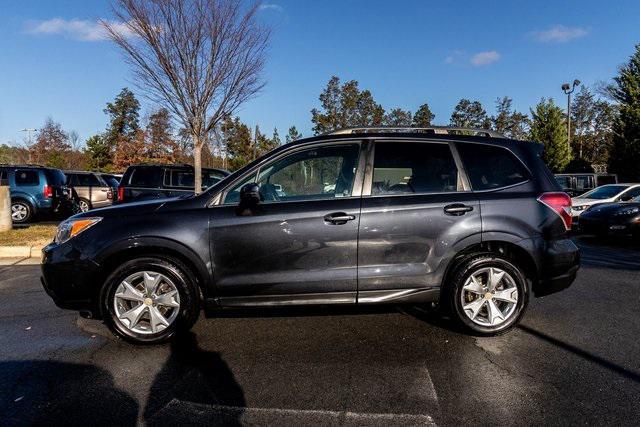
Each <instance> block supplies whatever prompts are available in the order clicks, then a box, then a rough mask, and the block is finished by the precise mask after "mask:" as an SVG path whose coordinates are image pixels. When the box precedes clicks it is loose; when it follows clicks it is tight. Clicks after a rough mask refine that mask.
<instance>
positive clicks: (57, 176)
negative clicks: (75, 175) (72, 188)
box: [44, 169, 67, 185]
mask: <svg viewBox="0 0 640 427" xmlns="http://www.w3.org/2000/svg"><path fill="white" fill-rule="evenodd" d="M44 173H45V175H46V177H47V181H49V185H65V183H66V181H67V178H66V176H65V175H64V173H62V171H61V170H60V169H45V171H44Z"/></svg>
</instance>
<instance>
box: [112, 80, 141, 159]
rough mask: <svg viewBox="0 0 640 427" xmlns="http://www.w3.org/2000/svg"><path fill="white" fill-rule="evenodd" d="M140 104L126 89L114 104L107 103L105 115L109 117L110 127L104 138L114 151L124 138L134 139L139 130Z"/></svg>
mask: <svg viewBox="0 0 640 427" xmlns="http://www.w3.org/2000/svg"><path fill="white" fill-rule="evenodd" d="M139 111H140V103H139V102H138V100H137V99H136V97H135V95H134V94H133V92H131V91H130V90H129V89H127V88H124V89H122V91H120V93H119V94H118V96H116V99H115V100H114V101H113V103H111V102H109V103H107V108H105V110H104V112H105V114H108V115H109V126H108V127H107V131H106V133H105V135H104V138H105V140H106V142H107V144H109V146H110V147H111V148H112V149H114V148H115V147H116V145H117V144H118V142H120V141H121V140H122V138H123V137H124V138H127V139H133V138H134V137H135V136H136V132H137V131H138V129H139V127H140V126H139V124H138V119H139Z"/></svg>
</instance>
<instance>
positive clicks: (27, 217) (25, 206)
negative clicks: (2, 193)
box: [0, 165, 73, 224]
mask: <svg viewBox="0 0 640 427" xmlns="http://www.w3.org/2000/svg"><path fill="white" fill-rule="evenodd" d="M0 174H1V175H2V177H3V178H5V179H7V180H8V182H9V187H10V189H11V219H12V220H13V222H14V223H16V224H22V223H26V222H30V221H32V220H34V218H35V217H37V216H40V217H51V216H57V215H60V216H66V215H69V214H71V213H72V211H73V202H72V199H71V191H70V189H69V188H68V187H67V185H66V178H65V176H64V173H62V171H61V170H59V169H53V168H47V167H43V166H37V165H1V166H0Z"/></svg>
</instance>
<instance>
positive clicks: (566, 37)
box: [529, 25, 589, 43]
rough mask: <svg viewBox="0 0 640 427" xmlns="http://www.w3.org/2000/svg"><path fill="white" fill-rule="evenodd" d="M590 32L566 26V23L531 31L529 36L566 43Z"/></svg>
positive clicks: (549, 41)
mask: <svg viewBox="0 0 640 427" xmlns="http://www.w3.org/2000/svg"><path fill="white" fill-rule="evenodd" d="M588 33H589V31H587V30H586V29H584V28H580V27H565V26H564V25H556V26H555V27H551V28H549V29H547V30H542V31H531V32H530V33H529V37H531V38H532V39H534V40H536V41H539V42H543V43H566V42H568V41H571V40H574V39H579V38H580V37H584V36H586V35H587V34H588Z"/></svg>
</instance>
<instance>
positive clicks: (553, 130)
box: [531, 98, 571, 172]
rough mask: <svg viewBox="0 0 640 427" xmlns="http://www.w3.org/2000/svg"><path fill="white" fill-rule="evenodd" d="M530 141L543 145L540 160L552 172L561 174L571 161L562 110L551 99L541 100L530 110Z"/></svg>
mask: <svg viewBox="0 0 640 427" xmlns="http://www.w3.org/2000/svg"><path fill="white" fill-rule="evenodd" d="M531 117H532V118H533V119H532V123H531V139H532V140H534V141H536V142H541V143H542V144H544V153H543V155H542V159H543V160H544V161H545V163H546V164H547V166H548V167H549V168H550V169H551V170H552V171H553V172H562V171H564V169H565V167H566V166H567V164H568V163H569V161H571V148H570V147H569V143H568V142H567V128H566V124H565V117H564V113H563V111H562V109H561V108H560V107H558V106H557V105H556V104H555V103H554V102H553V99H544V98H543V99H542V100H540V102H539V103H538V104H537V105H536V107H535V109H532V110H531Z"/></svg>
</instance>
